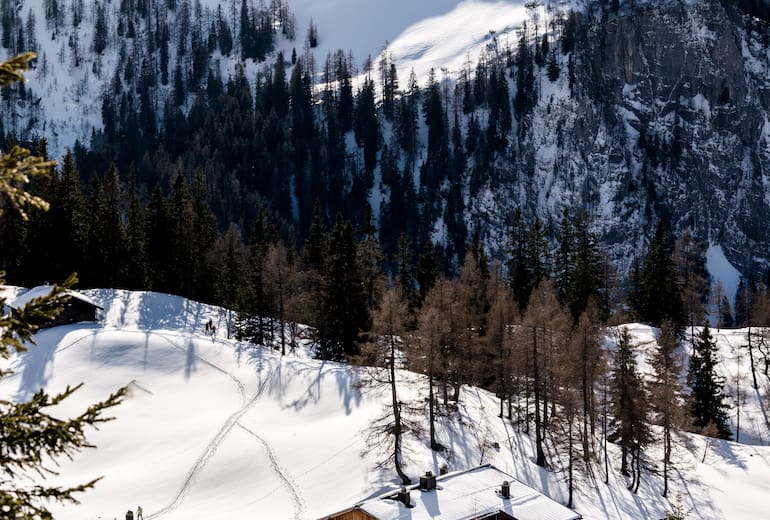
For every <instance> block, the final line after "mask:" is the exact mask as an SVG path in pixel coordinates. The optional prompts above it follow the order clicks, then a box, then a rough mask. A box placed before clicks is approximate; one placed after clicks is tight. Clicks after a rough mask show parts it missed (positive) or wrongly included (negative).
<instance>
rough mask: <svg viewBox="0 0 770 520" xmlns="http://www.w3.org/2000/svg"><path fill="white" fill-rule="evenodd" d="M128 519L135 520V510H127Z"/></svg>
mask: <svg viewBox="0 0 770 520" xmlns="http://www.w3.org/2000/svg"><path fill="white" fill-rule="evenodd" d="M126 520H134V512H133V511H131V510H130V509H129V510H128V511H126Z"/></svg>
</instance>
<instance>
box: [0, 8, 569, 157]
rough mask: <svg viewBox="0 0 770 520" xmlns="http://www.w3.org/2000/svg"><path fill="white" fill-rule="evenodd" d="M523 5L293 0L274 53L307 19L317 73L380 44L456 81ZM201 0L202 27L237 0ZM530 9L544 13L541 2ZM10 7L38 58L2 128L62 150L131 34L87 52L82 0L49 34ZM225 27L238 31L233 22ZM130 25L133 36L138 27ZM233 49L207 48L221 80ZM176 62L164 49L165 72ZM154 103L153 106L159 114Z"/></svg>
mask: <svg viewBox="0 0 770 520" xmlns="http://www.w3.org/2000/svg"><path fill="white" fill-rule="evenodd" d="M525 3H526V2H525V1H524V0H515V1H499V0H493V1H492V0H438V1H431V2H413V1H410V0H394V1H393V2H389V3H388V6H387V9H383V8H382V4H381V3H378V2H375V1H373V0H365V1H355V0H335V1H334V2H314V1H311V0H293V1H290V2H289V8H290V9H291V10H292V13H293V14H294V16H295V20H296V21H295V32H296V34H295V38H294V39H291V40H290V39H287V38H286V37H285V36H283V35H281V34H280V33H279V35H278V41H277V46H276V50H275V52H274V54H273V56H275V55H276V54H277V53H278V52H279V51H280V52H283V53H284V56H285V57H286V58H287V59H288V57H289V56H290V55H291V53H292V51H293V50H294V51H296V52H297V53H300V54H301V53H303V52H304V45H305V36H306V32H307V29H308V27H309V26H310V23H311V22H312V23H313V24H314V25H315V26H316V27H317V28H318V32H319V40H318V46H317V47H316V48H313V49H310V51H311V52H312V54H313V55H314V57H315V62H316V64H317V66H318V68H319V72H318V74H319V76H320V67H321V65H322V64H323V61H324V59H325V58H326V55H327V54H328V53H334V52H335V51H337V50H342V51H343V52H345V53H348V52H351V53H352V55H353V58H354V64H355V66H356V67H357V70H358V71H359V72H362V69H363V67H364V64H365V62H366V60H367V59H369V58H370V59H371V60H372V63H376V62H377V60H378V59H379V57H380V55H381V54H382V53H383V52H384V50H385V48H386V47H387V49H388V52H389V54H390V56H391V57H392V60H393V62H394V63H395V64H396V66H397V68H398V70H399V72H400V74H401V76H402V78H403V79H402V81H403V82H405V81H406V78H407V77H408V75H409V73H410V71H411V70H414V71H415V74H416V75H417V78H418V80H419V81H420V83H421V84H422V83H423V82H424V80H425V78H427V76H428V73H429V71H430V69H431V68H433V69H435V71H436V74H441V70H442V69H446V70H447V72H448V73H450V74H451V77H453V78H456V77H457V76H458V73H459V71H460V70H461V69H463V68H465V67H467V66H472V65H473V64H475V63H476V61H477V59H478V57H479V55H480V53H481V52H482V49H485V50H486V52H495V51H500V50H501V49H502V47H503V45H508V44H509V45H510V46H513V45H514V41H515V39H516V36H515V34H514V30H515V29H516V28H518V27H520V25H521V23H522V22H523V21H524V20H525V19H526V18H527V12H526V11H527V10H526V8H525ZM571 3H575V2H568V3H566V4H565V3H563V2H562V3H560V7H561V8H565V6H569V4H571ZM65 5H66V3H65ZM200 6H201V7H202V8H203V9H204V10H205V16H206V19H205V20H204V21H203V25H204V27H207V26H208V23H209V18H210V17H213V13H215V12H216V10H217V8H218V7H221V8H222V10H223V12H224V13H226V14H228V15H229V14H231V13H235V12H237V9H239V8H240V7H239V6H240V2H236V0H201V1H200ZM120 8H121V3H120V2H112V3H107V4H106V5H105V9H106V14H107V25H108V29H107V30H108V32H109V33H113V32H114V31H115V27H114V26H113V25H114V23H115V22H114V20H116V19H118V11H119V9H120ZM534 11H539V12H541V13H542V14H541V16H543V17H545V16H546V8H545V6H544V5H541V6H540V7H538V8H537V9H534V10H533V12H534ZM550 11H551V9H550V7H549V9H548V12H550ZM18 12H19V13H20V18H21V19H22V20H26V19H28V18H29V16H30V13H31V15H32V16H33V17H34V19H35V20H36V23H35V25H34V41H35V42H36V48H35V50H36V51H37V53H38V58H39V59H38V63H37V66H36V68H35V69H34V70H32V71H30V72H29V73H28V74H27V75H26V76H27V78H28V80H29V84H28V86H29V88H31V89H32V92H33V94H32V96H33V98H34V101H33V103H32V104H31V109H30V108H29V107H25V108H24V109H21V108H19V110H17V113H10V112H8V113H6V114H5V117H3V123H4V124H5V126H6V128H7V129H8V130H21V131H25V130H26V131H29V132H32V133H34V134H36V135H40V136H45V137H46V138H48V140H49V150H50V152H51V153H52V155H53V156H54V157H61V156H62V155H63V153H64V150H65V149H66V148H67V147H72V146H73V144H74V143H75V141H76V140H80V141H81V142H85V143H87V142H88V140H89V139H90V137H91V130H92V128H96V129H100V128H102V114H101V97H102V96H103V94H104V92H105V91H106V90H107V89H108V88H109V87H110V83H111V82H112V81H113V78H114V70H115V68H116V67H117V66H118V65H119V64H124V63H122V62H121V59H125V56H123V57H121V54H120V47H119V45H118V44H119V43H120V42H124V43H125V42H128V43H129V46H128V49H129V52H131V45H130V43H131V40H128V39H121V40H120V41H113V42H112V43H108V45H107V48H106V49H105V51H104V53H103V54H102V55H97V54H95V53H94V52H93V50H92V49H93V43H92V42H93V40H94V30H95V17H96V11H95V7H94V6H93V5H91V4H90V3H89V4H87V6H86V9H85V11H84V13H83V20H82V22H81V24H80V25H79V28H78V29H77V30H75V31H73V30H71V29H67V30H66V31H62V32H59V33H57V32H56V31H55V30H54V29H52V28H50V27H47V25H46V22H45V20H46V16H45V8H44V3H43V2H39V1H31V0H22V1H21V2H20V3H19V7H18ZM64 18H65V24H67V25H69V23H70V18H71V14H70V13H69V10H68V12H67V14H66V15H65V17H64ZM233 20H235V18H233ZM234 26H235V27H236V28H237V22H236V23H234ZM170 29H171V31H172V37H173V36H175V33H174V30H175V27H174V26H171V28H170ZM137 31H138V32H139V33H141V31H142V28H141V27H139V28H137ZM27 38H28V39H30V36H29V35H28V36H27ZM73 38H74V42H73ZM26 50H30V49H26ZM8 54H9V51H8V50H7V49H4V48H0V59H5V58H8V57H9V56H8ZM237 55H238V53H237V52H235V53H233V55H232V56H229V57H226V56H222V55H221V53H219V52H214V53H213V61H214V62H215V63H216V62H218V63H219V67H220V70H221V71H222V77H224V78H227V77H231V76H232V75H233V73H234V70H235V66H236V64H237V63H239V62H240V60H239V59H238V58H237ZM176 59H177V56H176V54H175V52H174V49H173V46H172V48H171V56H170V62H169V67H170V69H171V70H173V67H174V66H175V63H176ZM271 64H272V58H271V59H268V62H267V66H271ZM263 66H265V64H256V63H254V62H252V61H250V60H249V61H248V62H247V63H246V68H247V76H248V77H250V78H251V77H253V75H254V72H255V71H256V70H257V69H259V68H261V67H263ZM170 89H171V87H170V86H169V87H168V88H167V89H164V90H165V91H166V94H168V93H169V92H170ZM158 101H160V100H158ZM160 108H161V106H160V103H159V106H158V109H159V111H160Z"/></svg>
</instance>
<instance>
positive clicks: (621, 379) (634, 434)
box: [610, 327, 651, 491]
mask: <svg viewBox="0 0 770 520" xmlns="http://www.w3.org/2000/svg"><path fill="white" fill-rule="evenodd" d="M610 392H611V394H612V415H613V417H614V420H613V429H614V431H613V432H612V434H611V435H610V439H611V440H617V441H618V442H619V444H620V449H621V468H620V471H621V473H622V474H623V475H629V474H632V473H633V479H632V482H631V485H630V486H629V489H633V490H634V491H635V490H636V489H638V485H639V480H640V476H641V456H642V453H643V450H644V448H645V446H647V445H648V444H649V443H650V440H651V438H650V430H649V426H648V423H647V413H648V407H649V399H648V393H647V388H646V385H645V382H644V380H643V379H642V376H641V374H640V373H639V370H638V369H637V365H636V355H635V352H634V346H633V345H632V343H631V334H630V333H629V332H628V329H626V328H625V327H624V328H622V329H621V330H620V332H619V335H618V343H617V350H616V351H615V356H614V367H613V369H612V376H611V380H610ZM629 455H630V456H631V465H630V468H631V470H632V472H630V471H629V463H628V456H629Z"/></svg>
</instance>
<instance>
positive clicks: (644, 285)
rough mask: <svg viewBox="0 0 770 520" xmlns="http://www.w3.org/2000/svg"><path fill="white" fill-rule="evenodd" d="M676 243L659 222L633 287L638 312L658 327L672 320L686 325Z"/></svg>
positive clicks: (634, 309)
mask: <svg viewBox="0 0 770 520" xmlns="http://www.w3.org/2000/svg"><path fill="white" fill-rule="evenodd" d="M673 255H674V242H673V240H672V238H671V233H670V231H669V229H668V225H667V224H666V223H665V222H664V221H662V220H661V221H660V222H658V225H657V226H656V228H655V235H654V236H653V238H652V240H650V244H649V247H648V250H647V256H646V257H645V259H644V265H643V267H642V268H641V270H640V272H639V273H638V275H637V276H636V279H635V282H636V285H635V286H633V287H632V295H633V297H632V299H631V302H632V304H633V309H632V310H633V311H634V313H635V314H636V315H637V316H638V317H639V319H641V320H642V321H645V322H647V323H650V324H652V325H654V326H656V327H657V326H660V324H661V323H662V322H663V321H665V320H669V321H671V322H673V323H675V324H676V325H678V326H681V325H682V324H683V323H684V318H685V316H684V305H683V303H682V289H681V286H680V281H679V273H678V269H677V265H676V262H675V261H674V256H673Z"/></svg>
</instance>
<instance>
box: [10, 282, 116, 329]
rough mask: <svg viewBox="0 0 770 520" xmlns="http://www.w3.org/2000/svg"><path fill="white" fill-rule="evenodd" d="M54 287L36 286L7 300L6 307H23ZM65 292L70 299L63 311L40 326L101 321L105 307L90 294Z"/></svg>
mask: <svg viewBox="0 0 770 520" xmlns="http://www.w3.org/2000/svg"><path fill="white" fill-rule="evenodd" d="M52 288H53V287H52V286H50V285H40V286H38V287H34V288H32V289H30V290H29V291H26V292H24V293H22V294H20V295H19V296H17V297H16V298H15V299H14V300H13V301H11V302H7V303H6V307H8V308H9V309H10V310H11V312H14V311H15V310H17V309H21V308H23V307H24V306H25V305H26V304H27V303H28V302H29V301H31V300H32V299H34V298H39V297H41V296H46V295H48V294H49V293H50V292H51V289H52ZM65 294H66V295H67V296H68V297H69V299H68V300H67V302H66V303H65V304H64V308H63V309H62V311H61V312H60V313H59V315H58V316H56V318H54V319H53V320H45V321H42V322H41V323H38V324H37V325H39V326H40V328H47V327H55V326H57V325H67V324H70V323H80V322H84V321H94V322H98V321H99V319H100V317H101V313H102V311H103V309H102V307H100V306H99V305H97V304H96V302H94V301H93V300H91V299H90V298H89V297H88V296H86V295H84V294H82V293H79V292H76V291H72V290H69V291H66V293H65Z"/></svg>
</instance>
